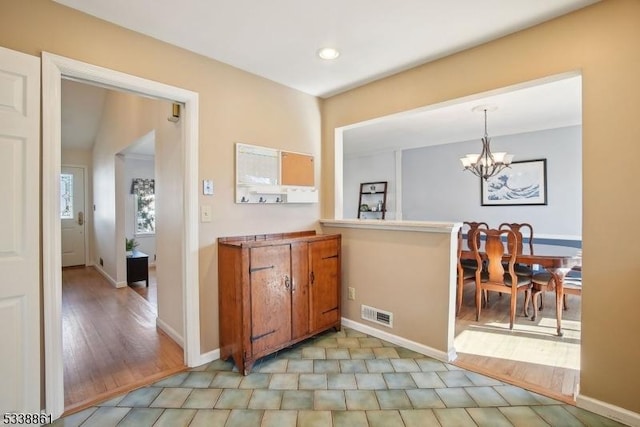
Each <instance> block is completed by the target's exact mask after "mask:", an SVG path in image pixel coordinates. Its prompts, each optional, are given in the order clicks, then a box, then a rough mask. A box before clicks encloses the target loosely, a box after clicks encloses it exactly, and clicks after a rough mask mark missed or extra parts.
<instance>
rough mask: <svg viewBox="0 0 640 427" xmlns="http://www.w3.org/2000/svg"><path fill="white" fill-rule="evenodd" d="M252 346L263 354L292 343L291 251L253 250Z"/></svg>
mask: <svg viewBox="0 0 640 427" xmlns="http://www.w3.org/2000/svg"><path fill="white" fill-rule="evenodd" d="M250 258H251V261H250V262H251V265H250V267H249V272H250V276H251V279H250V284H251V292H250V295H251V296H250V298H251V337H250V340H251V344H252V354H253V356H254V357H259V356H260V354H263V353H264V352H266V351H268V350H269V349H272V348H274V347H277V346H279V345H282V344H284V343H286V342H287V341H289V340H290V339H291V292H290V288H291V247H290V246H289V245H277V246H265V247H258V248H251V254H250Z"/></svg>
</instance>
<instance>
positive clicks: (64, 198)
mask: <svg viewBox="0 0 640 427" xmlns="http://www.w3.org/2000/svg"><path fill="white" fill-rule="evenodd" d="M60 219H73V175H72V174H70V173H63V174H60Z"/></svg>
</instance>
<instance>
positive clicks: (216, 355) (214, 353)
mask: <svg viewBox="0 0 640 427" xmlns="http://www.w3.org/2000/svg"><path fill="white" fill-rule="evenodd" d="M218 359H220V349H219V348H216V349H215V350H211V351H209V352H207V353H204V354H201V355H200V363H199V364H198V366H202V365H204V364H206V363H211V362H213V361H214V360H218Z"/></svg>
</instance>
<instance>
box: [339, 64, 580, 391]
mask: <svg viewBox="0 0 640 427" xmlns="http://www.w3.org/2000/svg"><path fill="white" fill-rule="evenodd" d="M560 88H562V89H561V90H560ZM581 88H582V82H581V76H580V75H579V73H576V72H569V73H565V74H563V75H557V76H551V77H548V78H544V79H541V80H538V81H532V82H525V83H522V84H520V85H516V86H513V87H509V88H503V89H500V90H496V91H492V92H489V93H482V94H476V95H472V96H468V97H465V98H462V99H456V100H450V101H446V102H443V103H440V104H437V105H429V106H426V107H423V108H419V109H417V110H413V111H408V112H403V113H398V114H393V115H390V116H386V117H380V118H376V119H372V120H369V121H367V122H362V123H356V124H352V125H349V126H346V127H343V128H339V129H336V130H335V151H334V152H335V156H336V163H335V183H336V190H335V201H334V202H335V211H334V218H336V219H352V218H353V219H355V218H356V217H357V214H358V208H359V206H358V190H359V183H361V182H371V181H386V182H388V184H389V193H390V194H389V196H388V197H389V198H388V199H387V200H391V202H389V203H388V206H387V211H386V214H387V216H388V217H390V218H395V219H396V220H410V221H447V222H460V223H462V222H463V221H483V222H488V223H489V224H491V225H492V226H493V228H497V227H498V226H499V224H501V223H503V222H509V223H512V222H528V223H534V225H538V227H537V228H536V230H537V231H536V236H535V239H534V240H538V239H542V240H547V241H550V240H556V241H571V243H572V244H573V243H575V244H581V222H582V211H581V197H582V196H581V192H576V191H575V190H569V189H568V187H564V185H565V184H566V183H567V182H569V181H572V182H573V183H574V184H572V188H576V187H578V188H581V187H582V182H581V179H582V172H581V157H582V153H581V149H582V134H581V123H582V110H581V90H582V89H581ZM556 89H559V90H556ZM546 90H552V92H553V93H552V94H551V95H550V96H540V95H542V93H543V92H545V91H546ZM534 94H536V95H538V96H537V97H536V98H535V99H534V98H532V97H531V96H532V95H534ZM556 96H560V97H561V98H560V99H558V98H555V97H556ZM546 102H549V103H550V104H546V105H545V103H546ZM478 104H498V105H499V109H506V110H507V111H506V112H505V113H504V115H503V118H504V120H503V121H502V123H500V118H499V117H497V116H496V115H494V116H492V130H491V134H492V136H493V137H494V144H496V143H497V144H496V147H495V148H497V149H496V151H507V152H509V153H511V154H516V155H519V156H520V157H519V158H518V159H516V160H527V159H536V158H541V157H543V158H546V157H549V158H552V157H553V158H554V159H556V160H554V163H555V164H556V165H559V166H558V169H556V170H555V171H553V170H552V169H549V173H554V174H556V175H555V178H554V180H553V185H554V186H555V191H556V192H557V193H556V194H560V195H562V194H564V195H570V197H564V198H563V197H562V196H559V198H557V199H555V200H550V202H549V204H548V205H547V206H544V207H536V209H530V210H528V211H527V207H522V206H521V207H518V208H510V207H506V208H505V207H490V208H487V207H482V206H481V198H480V194H479V188H480V185H479V182H478V181H477V179H476V178H474V177H472V176H471V174H467V173H466V172H462V166H461V165H460V161H459V160H458V159H459V158H460V157H464V156H465V154H466V153H469V152H476V151H479V145H480V141H479V140H480V136H481V130H482V127H481V126H482V122H481V118H478V119H477V120H478V121H477V124H473V117H471V116H472V114H473V113H472V112H471V111H472V108H473V107H474V106H476V105H478ZM467 117H469V118H470V119H471V120H470V119H468V118H467ZM470 122H471V124H472V126H471V127H469V123H470ZM511 136H516V138H511ZM565 136H568V137H570V139H571V141H572V142H571V147H569V145H568V144H567V145H564V143H563V141H564V137H565ZM551 137H552V138H553V141H555V142H554V143H553V144H555V145H554V147H549V146H547V145H545V144H548V143H550V141H551V139H550V138H551ZM510 139H519V141H517V143H518V144H520V145H518V147H519V150H518V152H516V150H514V149H513V148H512V147H511V146H508V148H507V147H505V146H504V145H505V144H507V145H508V144H511V141H510ZM500 144H502V145H503V146H501V145H500ZM541 147H544V150H549V151H545V152H543V153H539V154H538V153H535V150H536V149H540V148H541ZM498 148H499V149H498ZM520 148H522V149H520ZM554 156H555V157H554ZM569 171H570V172H569ZM443 185H446V186H447V188H446V189H445V191H443ZM447 189H450V190H451V191H447ZM565 190H566V191H565ZM557 213H560V214H561V215H557ZM530 215H532V216H530ZM563 217H564V218H568V220H567V222H563V221H562V220H561V218H563ZM576 251H577V249H576ZM452 271H454V273H453V274H455V269H452ZM450 283H451V285H452V286H453V288H452V289H450V291H451V292H452V294H451V296H453V295H455V283H456V280H455V276H453V277H452V278H451V281H450ZM469 288H471V286H469ZM470 292H475V290H474V289H473V290H470ZM543 298H544V299H545V309H544V310H543V311H542V312H541V313H540V315H539V318H538V324H537V326H539V327H540V329H539V330H538V331H536V332H534V333H529V334H528V336H529V337H532V336H533V337H535V336H537V337H538V338H540V339H541V340H542V341H541V342H543V343H546V344H554V345H555V344H558V345H560V346H561V347H562V346H565V347H563V349H559V348H557V347H555V346H552V345H545V346H539V347H540V348H541V350H540V352H542V353H544V352H546V353H547V356H548V357H547V359H545V360H542V359H541V358H537V359H534V358H533V357H531V356H533V354H532V353H531V352H529V353H527V352H526V351H525V352H524V357H525V358H526V357H530V359H529V360H520V359H515V356H513V354H514V352H512V354H511V355H506V354H505V353H504V352H503V353H500V352H498V351H497V350H495V349H494V350H491V349H490V348H489V347H488V346H487V345H486V343H484V345H483V337H482V336H479V338H478V340H477V344H478V346H477V347H476V348H479V349H481V350H482V351H480V350H477V351H476V350H470V349H471V348H472V346H470V345H469V343H470V341H467V342H463V338H469V340H472V339H474V338H475V337H476V336H478V335H477V334H475V333H474V334H471V333H470V332H468V330H467V331H465V330H463V328H462V327H461V325H462V320H463V319H464V320H466V321H468V323H469V324H470V325H473V326H474V327H475V330H480V329H482V330H483V331H484V332H491V333H494V334H496V335H497V336H498V337H499V338H500V340H499V342H498V344H497V345H498V346H503V347H506V348H511V349H513V348H518V347H522V345H521V344H520V343H519V342H518V341H517V339H516V336H515V335H517V333H515V332H516V331H514V332H511V331H509V327H508V323H507V327H506V328H502V327H500V326H497V325H488V326H487V327H485V328H484V329H483V328H482V327H480V323H478V322H475V306H474V304H475V303H474V301H475V298H474V296H473V295H471V296H467V298H466V301H469V304H471V307H467V308H470V309H473V316H472V317H473V319H471V318H470V317H468V316H465V315H464V313H463V316H461V317H460V318H459V320H458V321H457V322H451V323H450V325H451V327H450V330H449V333H448V336H449V342H448V343H447V344H448V347H447V348H448V349H451V348H455V351H456V353H458V354H459V357H458V362H454V363H460V364H461V365H462V364H463V363H464V367H465V368H467V369H470V370H476V371H478V372H482V373H484V374H487V375H490V376H494V377H501V379H503V380H505V381H507V382H509V381H512V380H513V375H510V374H505V372H506V371H507V369H509V368H508V367H509V366H510V367H511V369H512V371H513V370H519V371H521V372H522V374H523V375H522V378H523V380H521V381H520V382H519V383H518V384H517V385H519V386H521V387H525V388H529V389H532V390H535V391H537V392H541V393H543V394H547V395H553V396H554V397H558V396H564V397H563V400H565V401H567V400H569V401H570V400H572V399H573V398H574V393H575V392H576V388H577V380H578V379H579V364H580V358H579V353H580V300H579V297H574V296H569V297H568V300H567V302H568V307H569V310H570V311H571V312H572V313H571V314H568V313H567V312H565V315H564V316H563V317H564V319H565V320H564V321H563V328H564V329H566V330H567V331H566V333H565V337H558V336H557V335H556V334H555V322H556V319H555V304H552V303H551V296H550V295H547V296H546V297H543ZM502 300H506V301H507V304H508V298H504V297H503V298H502V299H498V298H497V297H494V298H493V302H495V303H499V302H502ZM451 301H455V298H452V299H451ZM446 303H447V301H442V304H446ZM523 303H524V302H523V301H518V307H519V311H522V306H523ZM495 309H496V310H500V308H499V306H498V305H496V306H495ZM454 311H455V304H453V305H451V306H450V313H449V316H450V318H451V319H454V318H455V314H454ZM507 312H508V311H507ZM483 313H484V311H483ZM488 315H489V313H488V312H487V313H486V316H485V315H483V317H485V318H486V319H489V317H488ZM469 316H471V315H469ZM519 319H521V322H522V323H523V325H524V324H526V323H527V322H528V324H527V326H529V324H531V323H533V322H531V321H530V320H529V319H525V318H523V317H520V318H519ZM481 320H482V319H481ZM456 323H458V324H459V325H458V326H459V327H458V328H457V329H456V330H455V331H454V330H451V329H453V328H454V327H455V325H456ZM546 324H551V325H552V327H550V328H547V327H546ZM517 328H518V326H516V328H514V329H517ZM570 330H571V332H569V331H570ZM525 334H526V333H525ZM567 347H570V350H567ZM545 349H546V350H545ZM467 350H470V351H472V352H476V353H474V354H472V355H471V356H473V358H472V359H471V360H466V361H463V360H464V359H465V357H464V356H465V355H464V354H463V353H464V352H465V351H467ZM512 356H513V357H514V360H513V362H509V361H508V360H506V359H508V357H512ZM518 357H520V356H518ZM481 359H482V360H483V361H484V362H485V364H480V363H477V362H478V361H479V360H481ZM490 359H493V360H492V361H491V360H490ZM467 362H472V363H467ZM489 362H492V363H493V364H492V363H489ZM508 363H512V364H511V365H508ZM497 366H500V367H505V369H503V370H501V371H498V370H497V369H492V368H494V367H497ZM563 369H564V370H566V372H565V373H566V375H558V373H559V372H560V371H561V370H563ZM543 370H544V373H543V374H540V373H541V372H542V371H543ZM552 376H553V377H555V379H551V378H550V377H552ZM558 378H562V380H561V381H560V382H559V383H558Z"/></svg>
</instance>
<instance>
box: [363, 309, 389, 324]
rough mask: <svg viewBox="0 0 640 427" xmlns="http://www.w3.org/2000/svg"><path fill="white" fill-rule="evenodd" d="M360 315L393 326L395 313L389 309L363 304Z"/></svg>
mask: <svg viewBox="0 0 640 427" xmlns="http://www.w3.org/2000/svg"><path fill="white" fill-rule="evenodd" d="M360 317H362V318H363V319H365V320H369V321H371V322H375V323H379V324H381V325H384V326H388V327H390V328H393V313H391V312H389V311H384V310H380V309H378V308H374V307H369V306H368V305H362V306H361V308H360Z"/></svg>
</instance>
